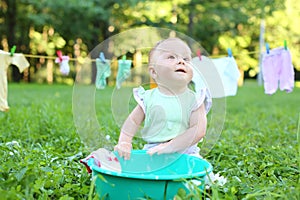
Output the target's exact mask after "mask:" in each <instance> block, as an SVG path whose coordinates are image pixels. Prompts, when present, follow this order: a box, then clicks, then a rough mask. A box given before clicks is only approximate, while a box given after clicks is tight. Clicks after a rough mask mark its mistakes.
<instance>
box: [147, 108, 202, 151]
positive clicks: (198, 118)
mask: <svg viewBox="0 0 300 200" xmlns="http://www.w3.org/2000/svg"><path fill="white" fill-rule="evenodd" d="M206 125H207V118H206V112H205V106H204V104H202V105H201V106H200V107H199V108H198V109H197V110H195V111H193V112H192V114H191V117H190V127H189V128H188V129H187V130H186V131H185V132H184V133H183V134H181V135H179V136H177V137H175V138H174V139H172V140H171V141H169V142H166V143H163V144H160V145H158V146H156V147H153V148H151V149H150V150H149V151H148V153H149V154H150V155H152V154H154V153H157V154H163V153H173V152H183V151H184V150H185V149H187V148H189V147H190V146H192V145H194V144H197V143H198V142H199V141H200V140H201V139H202V138H203V137H204V136H205V133H206Z"/></svg>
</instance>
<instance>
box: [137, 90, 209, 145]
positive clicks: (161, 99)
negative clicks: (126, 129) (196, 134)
mask: <svg viewBox="0 0 300 200" xmlns="http://www.w3.org/2000/svg"><path fill="white" fill-rule="evenodd" d="M207 92H208V90H204V89H203V90H202V92H199V93H195V92H193V91H192V90H190V89H188V90H186V91H185V92H184V93H182V94H180V95H174V96H170V95H165V94H162V93H161V92H160V91H159V89H158V88H154V89H150V90H145V89H144V88H142V87H139V88H135V89H133V95H134V98H135V100H136V101H137V102H138V104H139V105H140V106H141V107H142V109H143V111H144V113H145V122H144V128H143V129H142V138H143V139H144V140H145V141H146V142H148V143H159V142H165V141H168V140H171V139H173V138H175V137H176V136H178V135H180V134H182V133H183V132H184V131H185V130H187V129H188V127H189V119H190V115H191V113H192V112H193V111H194V110H196V109H197V108H199V107H200V106H201V105H202V104H203V103H204V104H205V109H206V112H208V111H209V110H210V107H211V99H210V95H208V94H207Z"/></svg>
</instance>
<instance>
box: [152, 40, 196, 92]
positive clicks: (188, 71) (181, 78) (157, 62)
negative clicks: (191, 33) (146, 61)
mask: <svg viewBox="0 0 300 200" xmlns="http://www.w3.org/2000/svg"><path fill="white" fill-rule="evenodd" d="M152 58H153V59H152V63H150V65H152V66H153V69H154V70H155V72H156V77H155V80H156V82H157V83H158V84H164V85H165V86H169V85H174V84H175V85H179V86H180V85H184V86H185V85H187V84H188V83H189V82H190V81H191V80H192V77H193V71H192V66H191V59H192V58H191V50H190V48H189V47H188V46H187V45H186V44H185V43H184V42H182V41H180V40H178V41H177V40H175V41H165V42H163V43H162V44H160V45H158V47H157V48H156V50H155V51H154V53H153V54H152Z"/></svg>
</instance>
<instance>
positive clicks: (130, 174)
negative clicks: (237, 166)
mask: <svg viewBox="0 0 300 200" xmlns="http://www.w3.org/2000/svg"><path fill="white" fill-rule="evenodd" d="M115 155H116V156H117V157H118V159H119V162H120V164H121V168H122V172H115V171H109V170H106V169H102V168H101V167H98V166H96V165H95V164H94V162H93V160H92V159H90V160H89V162H88V165H89V166H90V168H91V169H92V175H93V177H96V182H95V187H96V192H97V194H98V196H99V198H100V199H110V200H123V199H141V198H146V199H161V200H163V199H173V197H174V195H176V193H177V191H178V189H179V188H183V189H185V190H186V191H187V192H188V181H191V180H194V181H195V180H196V182H197V183H200V182H201V184H198V187H199V188H200V189H203V187H204V177H205V176H206V175H207V174H208V173H209V172H211V171H212V166H211V164H210V163H209V162H208V161H206V160H204V159H201V158H198V157H195V156H191V155H187V154H177V153H174V154H162V155H152V156H150V155H148V154H147V153H146V151H144V150H132V153H131V158H130V160H124V159H123V158H120V157H119V156H118V154H117V153H115Z"/></svg>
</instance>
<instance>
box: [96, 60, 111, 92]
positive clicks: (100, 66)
mask: <svg viewBox="0 0 300 200" xmlns="http://www.w3.org/2000/svg"><path fill="white" fill-rule="evenodd" d="M96 68H97V75H96V82H95V85H96V88H97V89H104V88H105V87H106V85H107V83H106V78H107V77H109V76H110V74H111V69H110V60H105V62H103V61H102V60H101V59H100V58H96Z"/></svg>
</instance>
